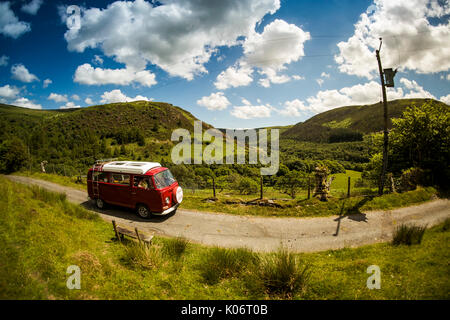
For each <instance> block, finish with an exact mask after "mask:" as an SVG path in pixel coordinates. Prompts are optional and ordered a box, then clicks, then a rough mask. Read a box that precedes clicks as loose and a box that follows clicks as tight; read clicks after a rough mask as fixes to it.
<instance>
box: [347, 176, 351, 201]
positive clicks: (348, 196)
mask: <svg viewBox="0 0 450 320" xmlns="http://www.w3.org/2000/svg"><path fill="white" fill-rule="evenodd" d="M350 181H351V178H350V177H348V186H347V198H350Z"/></svg>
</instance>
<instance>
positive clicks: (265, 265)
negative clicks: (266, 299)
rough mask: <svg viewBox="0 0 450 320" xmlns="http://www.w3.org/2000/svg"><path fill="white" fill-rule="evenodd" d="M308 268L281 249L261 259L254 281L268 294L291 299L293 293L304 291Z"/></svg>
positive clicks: (308, 274)
mask: <svg viewBox="0 0 450 320" xmlns="http://www.w3.org/2000/svg"><path fill="white" fill-rule="evenodd" d="M309 268H310V267H309V265H307V264H304V263H301V262H300V261H299V260H298V259H297V257H296V256H295V255H294V254H292V253H291V252H289V251H287V250H286V249H281V250H280V251H278V252H277V253H276V254H274V255H270V256H267V257H266V258H264V259H263V261H262V263H261V265H260V267H259V269H258V271H257V272H256V281H257V282H258V283H259V285H260V287H261V288H263V289H264V290H265V292H267V293H269V294H279V295H282V296H283V297H288V298H292V296H293V295H294V294H295V293H297V292H299V291H301V290H304V289H305V287H306V285H307V283H308V279H309V276H310V271H309Z"/></svg>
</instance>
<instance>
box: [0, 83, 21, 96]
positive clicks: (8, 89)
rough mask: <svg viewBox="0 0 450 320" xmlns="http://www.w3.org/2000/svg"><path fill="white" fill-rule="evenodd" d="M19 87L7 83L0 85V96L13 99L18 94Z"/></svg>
mask: <svg viewBox="0 0 450 320" xmlns="http://www.w3.org/2000/svg"><path fill="white" fill-rule="evenodd" d="M19 91H20V90H19V89H18V88H16V87H14V86H10V85H9V84H7V85H4V86H3V87H0V97H2V98H6V99H14V98H15V97H16V96H17V95H18V94H19Z"/></svg>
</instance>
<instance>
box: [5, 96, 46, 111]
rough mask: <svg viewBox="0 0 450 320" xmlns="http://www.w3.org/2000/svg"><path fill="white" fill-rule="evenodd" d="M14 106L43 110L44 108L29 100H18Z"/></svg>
mask: <svg viewBox="0 0 450 320" xmlns="http://www.w3.org/2000/svg"><path fill="white" fill-rule="evenodd" d="M12 104H13V105H15V106H19V107H24V108H29V109H42V106H41V105H40V104H37V103H34V102H33V101H30V100H28V99H27V98H18V99H16V100H15V101H14V102H13V103H12Z"/></svg>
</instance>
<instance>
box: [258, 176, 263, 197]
mask: <svg viewBox="0 0 450 320" xmlns="http://www.w3.org/2000/svg"><path fill="white" fill-rule="evenodd" d="M259 198H260V199H261V200H262V199H263V176H261V186H260V192H259Z"/></svg>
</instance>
